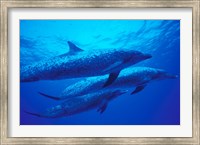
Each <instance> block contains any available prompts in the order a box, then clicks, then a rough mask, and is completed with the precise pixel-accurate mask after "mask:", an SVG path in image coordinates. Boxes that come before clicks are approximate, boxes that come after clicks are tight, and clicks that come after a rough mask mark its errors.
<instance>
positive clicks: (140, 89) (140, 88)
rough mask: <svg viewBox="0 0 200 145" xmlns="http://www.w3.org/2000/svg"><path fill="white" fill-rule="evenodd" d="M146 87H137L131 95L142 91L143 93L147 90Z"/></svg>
mask: <svg viewBox="0 0 200 145" xmlns="http://www.w3.org/2000/svg"><path fill="white" fill-rule="evenodd" d="M145 86H146V85H142V86H137V87H136V89H135V90H134V91H133V92H132V93H131V95H133V94H136V93H138V92H140V91H142V90H143V89H144V88H145Z"/></svg>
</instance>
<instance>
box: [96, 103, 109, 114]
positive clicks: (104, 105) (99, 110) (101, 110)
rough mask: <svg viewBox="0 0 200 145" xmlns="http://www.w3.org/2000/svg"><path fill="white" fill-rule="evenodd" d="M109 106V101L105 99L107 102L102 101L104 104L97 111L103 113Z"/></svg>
mask: <svg viewBox="0 0 200 145" xmlns="http://www.w3.org/2000/svg"><path fill="white" fill-rule="evenodd" d="M107 106H108V103H107V101H105V102H104V103H102V105H100V107H99V108H98V109H97V112H99V113H100V114H102V113H103V112H104V111H105V110H106V108H107Z"/></svg>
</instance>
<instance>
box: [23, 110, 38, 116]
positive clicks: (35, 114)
mask: <svg viewBox="0 0 200 145" xmlns="http://www.w3.org/2000/svg"><path fill="white" fill-rule="evenodd" d="M24 112H25V113H27V114H30V115H33V116H37V117H42V116H41V115H40V114H37V113H32V112H29V111H25V110H24Z"/></svg>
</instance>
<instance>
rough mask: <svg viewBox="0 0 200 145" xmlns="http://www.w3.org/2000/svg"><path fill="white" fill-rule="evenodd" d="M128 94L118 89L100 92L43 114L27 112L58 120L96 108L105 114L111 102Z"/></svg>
mask: <svg viewBox="0 0 200 145" xmlns="http://www.w3.org/2000/svg"><path fill="white" fill-rule="evenodd" d="M126 92H127V90H118V89H117V90H113V91H110V90H107V91H98V92H95V93H91V94H86V95H83V96H79V97H76V98H69V99H67V100H65V101H64V102H63V103H61V104H60V105H57V106H54V107H51V108H49V109H46V110H45V111H44V112H42V113H32V112H28V111H25V112H26V113H28V114H31V115H34V116H38V117H45V118H58V117H63V116H69V115H73V114H78V113H81V112H85V111H88V110H91V109H95V108H97V112H99V113H103V112H104V111H105V110H106V108H107V106H108V102H109V101H111V100H113V99H115V98H116V97H118V96H120V95H122V94H124V93H126Z"/></svg>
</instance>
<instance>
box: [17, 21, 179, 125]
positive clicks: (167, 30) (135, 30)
mask: <svg viewBox="0 0 200 145" xmlns="http://www.w3.org/2000/svg"><path fill="white" fill-rule="evenodd" d="M69 40H70V41H72V42H74V43H75V44H76V45H77V46H79V47H80V48H82V49H83V50H85V51H87V50H89V49H90V50H91V49H94V51H95V49H101V48H104V49H105V48H108V49H112V48H122V49H123V48H131V49H133V48H134V49H135V50H139V51H141V52H144V53H150V54H151V55H152V56H153V57H152V58H151V59H148V60H145V61H143V62H140V63H138V64H136V65H135V66H147V67H153V68H160V69H164V70H166V71H167V72H170V73H172V74H176V75H178V76H179V77H178V78H177V79H166V80H161V81H156V82H152V83H149V84H148V85H147V86H146V87H145V89H144V90H142V91H141V92H139V93H137V94H134V95H129V94H125V95H122V96H119V97H118V98H116V99H115V100H113V101H111V102H109V104H108V107H107V109H106V111H105V112H104V113H103V114H99V113H98V112H97V111H96V110H95V109H94V110H90V111H87V112H83V113H79V114H75V115H72V116H66V117H62V118H55V119H49V118H40V117H37V116H32V115H30V114H27V113H25V112H24V111H25V110H28V111H31V112H41V111H44V110H45V109H46V108H49V107H51V106H55V105H57V104H60V103H61V102H62V101H55V100H51V99H49V98H46V97H43V96H41V95H39V94H38V92H39V91H41V92H47V93H48V94H54V95H56V94H57V95H58V94H60V93H61V91H62V90H63V89H64V88H65V87H66V86H69V85H71V84H73V83H75V82H77V81H78V80H81V79H80V78H79V79H66V80H55V81H37V82H29V83H20V124H21V125H179V124H180V21H179V20H21V21H20V66H21V67H22V66H25V65H29V64H32V63H35V62H38V61H40V60H43V59H48V58H51V57H53V56H57V55H60V54H64V53H66V52H67V51H68V50H69V48H68V45H67V41H69ZM74 89H76V88H74ZM132 90H134V87H133V88H132Z"/></svg>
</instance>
